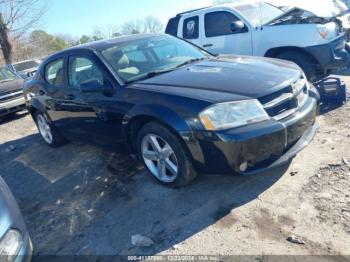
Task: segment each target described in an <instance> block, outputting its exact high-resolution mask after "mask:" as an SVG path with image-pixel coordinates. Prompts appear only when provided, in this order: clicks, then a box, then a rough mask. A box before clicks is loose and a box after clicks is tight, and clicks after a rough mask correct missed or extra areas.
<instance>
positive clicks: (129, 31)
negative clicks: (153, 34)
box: [122, 20, 144, 35]
mask: <svg viewBox="0 0 350 262" xmlns="http://www.w3.org/2000/svg"><path fill="white" fill-rule="evenodd" d="M143 24H144V23H143V21H142V20H130V21H128V22H126V23H124V24H123V25H122V34H124V35H134V34H140V33H144V26H143Z"/></svg>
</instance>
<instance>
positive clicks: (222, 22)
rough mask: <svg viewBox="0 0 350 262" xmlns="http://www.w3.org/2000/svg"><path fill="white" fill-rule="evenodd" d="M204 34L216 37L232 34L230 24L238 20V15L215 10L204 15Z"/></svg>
mask: <svg viewBox="0 0 350 262" xmlns="http://www.w3.org/2000/svg"><path fill="white" fill-rule="evenodd" d="M204 20H205V22H204V23H205V36H206V37H216V36H224V35H231V34H233V32H232V28H231V25H232V23H233V22H237V21H240V19H239V18H238V17H236V16H235V15H233V14H232V13H230V12H227V11H216V12H211V13H207V14H206V15H205V18H204Z"/></svg>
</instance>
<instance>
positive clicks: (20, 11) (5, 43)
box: [0, 0, 46, 64]
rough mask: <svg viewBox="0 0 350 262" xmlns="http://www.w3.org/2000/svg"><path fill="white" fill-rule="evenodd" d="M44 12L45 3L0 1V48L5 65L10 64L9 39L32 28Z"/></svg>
mask: <svg viewBox="0 0 350 262" xmlns="http://www.w3.org/2000/svg"><path fill="white" fill-rule="evenodd" d="M45 12H46V3H45V2H44V3H43V1H40V0H0V46H1V49H2V53H3V56H4V59H5V62H6V63H8V64H10V63H12V56H13V53H12V44H11V38H12V39H14V40H16V39H19V38H20V37H21V36H22V35H23V34H24V33H26V32H27V31H28V30H29V29H31V28H34V27H35V26H36V25H37V24H38V22H39V21H40V19H41V18H42V16H43V15H44V13H45Z"/></svg>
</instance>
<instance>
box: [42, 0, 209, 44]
mask: <svg viewBox="0 0 350 262" xmlns="http://www.w3.org/2000/svg"><path fill="white" fill-rule="evenodd" d="M42 1H45V0H42ZM47 3H48V11H47V13H46V14H45V16H44V18H43V19H42V21H41V24H40V28H41V29H43V30H45V31H47V32H48V33H50V34H69V35H72V36H73V37H80V36H81V35H83V34H86V35H91V33H92V31H93V28H94V27H106V26H108V25H122V24H123V23H125V22H127V21H129V20H133V19H134V20H137V19H143V18H144V17H147V16H150V15H151V16H154V17H157V18H158V19H160V20H161V21H162V22H163V24H164V25H166V23H167V21H168V19H169V18H170V17H172V16H175V15H176V14H177V13H179V12H183V11H186V10H190V9H194V8H199V7H205V6H210V5H211V3H212V0H172V1H171V0H47Z"/></svg>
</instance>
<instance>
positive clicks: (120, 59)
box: [114, 50, 129, 69]
mask: <svg viewBox="0 0 350 262" xmlns="http://www.w3.org/2000/svg"><path fill="white" fill-rule="evenodd" d="M114 57H115V59H116V61H117V64H118V67H119V68H120V69H123V68H126V67H128V66H129V58H128V57H127V56H126V55H125V54H124V53H123V52H122V51H120V50H118V51H117V52H115V53H114Z"/></svg>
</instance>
